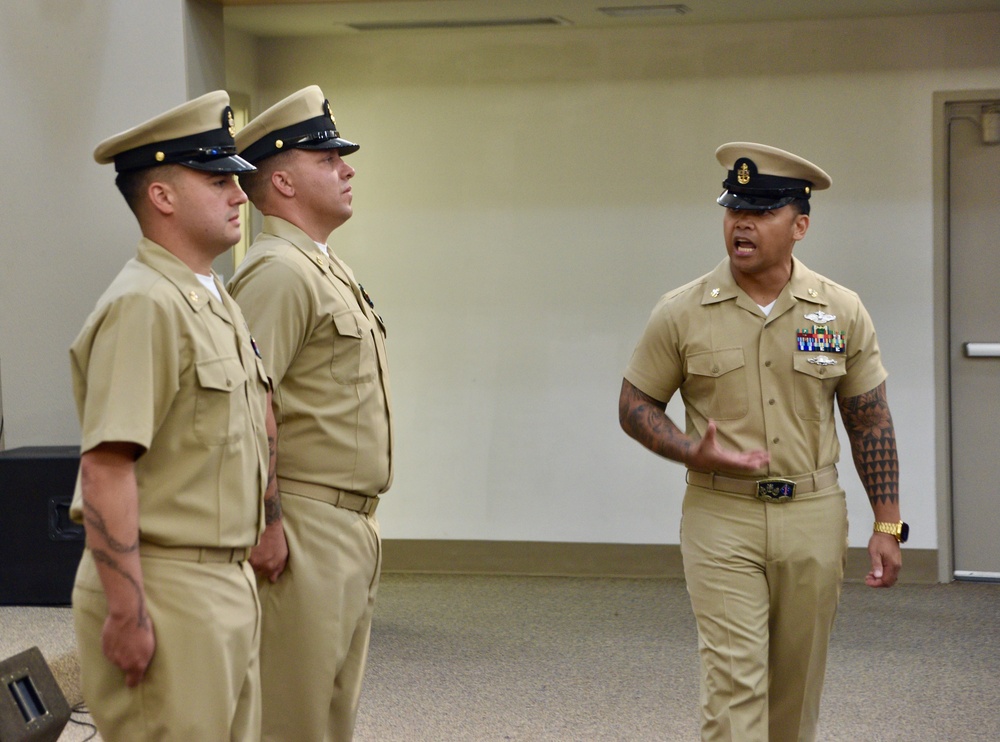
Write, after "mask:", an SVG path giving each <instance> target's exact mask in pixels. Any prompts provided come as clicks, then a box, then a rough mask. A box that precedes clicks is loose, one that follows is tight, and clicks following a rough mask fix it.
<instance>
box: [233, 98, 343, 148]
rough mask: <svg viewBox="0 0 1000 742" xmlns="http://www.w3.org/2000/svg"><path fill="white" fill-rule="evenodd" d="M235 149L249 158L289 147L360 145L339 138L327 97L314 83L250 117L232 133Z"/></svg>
mask: <svg viewBox="0 0 1000 742" xmlns="http://www.w3.org/2000/svg"><path fill="white" fill-rule="evenodd" d="M236 149H237V151H238V152H239V153H240V155H241V156H242V157H244V158H246V159H247V160H249V161H250V162H253V163H258V162H260V161H261V160H263V159H266V158H268V157H271V156H273V155H276V154H278V153H280V152H286V151H288V150H290V149H336V150H339V152H340V154H341V155H342V156H343V155H349V154H351V153H352V152H357V151H358V150H359V149H360V145H357V144H355V143H354V142H349V141H347V140H346V139H341V137H340V134H339V133H338V132H337V122H336V120H335V119H334V118H333V113H332V112H331V111H330V101H328V100H327V99H326V98H325V97H324V96H323V91H322V90H320V88H319V86H318V85H310V86H309V87H306V88H302V90H299V91H298V92H295V93H292V94H291V95H290V96H288V97H287V98H285V99H284V100H282V101H279V102H278V103H275V104H274V105H273V106H271V107H270V108H268V109H267V110H266V111H264V112H263V113H262V114H260V115H259V116H257V117H256V118H255V119H253V120H252V121H251V122H250V123H249V124H247V125H246V126H244V127H243V128H242V129H240V130H239V132H237V134H236Z"/></svg>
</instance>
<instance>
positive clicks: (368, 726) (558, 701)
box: [0, 575, 1000, 742]
mask: <svg viewBox="0 0 1000 742" xmlns="http://www.w3.org/2000/svg"><path fill="white" fill-rule="evenodd" d="M33 645H37V646H38V647H39V648H40V649H41V650H42V652H43V654H44V655H45V657H46V659H47V660H49V662H50V664H53V665H54V667H53V669H54V670H55V669H56V667H55V665H57V664H59V663H65V662H66V659H65V658H66V657H67V656H70V657H71V656H72V652H73V648H74V641H73V636H72V628H71V619H70V615H69V610H68V609H65V608H28V607H21V608H14V607H0V657H8V656H10V655H11V654H15V653H17V652H19V651H21V650H23V649H26V648H28V647H30V646H33ZM998 647H1000V585H990V584H977V583H952V584H950V585H899V586H897V587H895V588H893V589H892V590H888V591H875V590H870V589H868V588H866V587H864V585H861V584H859V583H848V584H847V585H845V587H844V596H843V600H842V602H841V609H840V613H839V615H838V618H837V624H836V629H835V632H834V637H833V641H832V643H831V651H830V661H829V664H828V669H827V682H826V691H825V694H824V703H823V709H822V714H821V723H820V734H819V739H820V740H826V741H829V742H859V741H860V740H864V741H865V742H895V741H897V740H898V741H900V742H902V741H903V740H906V741H907V742H979V741H983V742H987V741H996V740H1000V651H998V649H997V648H998ZM69 664H70V670H71V669H72V668H71V662H70V663H69ZM63 671H65V669H63ZM60 679H62V678H60ZM64 682H65V681H64ZM64 692H66V695H67V697H68V698H69V697H70V696H71V695H72V694H73V693H74V692H76V693H78V691H74V689H73V688H72V687H71V688H69V689H68V690H67V689H65V688H64ZM71 700H72V699H71ZM697 703H698V659H697V652H696V634H695V627H694V619H693V617H692V615H691V608H690V604H689V603H688V598H687V594H686V592H685V590H684V584H683V582H681V581H677V580H651V579H650V580H627V579H591V578H585V579H580V578H549V577H527V578H520V577H495V576H491V577H483V576H421V575H385V576H384V577H383V581H382V587H381V590H380V595H379V604H378V607H377V608H376V611H375V624H374V628H373V633H372V646H371V654H370V658H369V665H368V673H367V678H366V684H365V691H364V695H363V698H362V705H361V711H360V714H359V719H358V725H357V734H356V737H355V738H356V740H358V742H376V741H377V742H397V741H398V742H404V741H405V742H414V741H417V742H422V741H425V740H426V741H428V742H462V741H464V740H469V741H475V742H480V741H484V742H485V741H489V740H523V741H531V742H535V741H537V742H545V741H548V740H552V741H562V740H573V741H579V740H587V741H589V740H601V741H603V740H617V741H622V742H642V741H645V740H651V741H652V740H657V741H660V740H663V741H667V742H670V741H673V740H697V738H698V710H697ZM81 718H85V717H81ZM88 734H90V732H89V730H87V729H85V728H82V727H75V726H74V725H72V724H71V725H69V726H68V727H67V728H66V730H65V731H64V732H63V735H62V736H61V737H60V741H61V742H76V741H77V740H84V739H86V738H87V735H88ZM98 739H99V738H98ZM290 742H298V741H290Z"/></svg>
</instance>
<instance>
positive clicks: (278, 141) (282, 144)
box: [274, 139, 285, 149]
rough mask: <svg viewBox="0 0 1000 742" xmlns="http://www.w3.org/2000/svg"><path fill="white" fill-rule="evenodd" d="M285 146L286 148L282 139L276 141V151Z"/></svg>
mask: <svg viewBox="0 0 1000 742" xmlns="http://www.w3.org/2000/svg"><path fill="white" fill-rule="evenodd" d="M284 146H285V143H284V142H283V141H281V140H280V139H275V140H274V148H275V149H281V148H282V147H284Z"/></svg>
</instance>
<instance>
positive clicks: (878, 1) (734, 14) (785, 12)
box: [215, 0, 1000, 41]
mask: <svg viewBox="0 0 1000 742" xmlns="http://www.w3.org/2000/svg"><path fill="white" fill-rule="evenodd" d="M215 2H218V3H220V4H222V5H224V6H225V8H224V18H225V25H226V26H227V27H231V28H236V29H241V30H243V31H246V32H247V33H250V34H253V35H256V36H326V35H331V34H340V33H361V32H362V31H361V30H360V29H359V26H361V25H363V24H385V23H404V24H410V23H418V24H423V23H428V22H431V23H443V24H453V23H456V22H461V23H468V22H472V23H473V24H478V23H484V24H494V23H496V22H498V21H507V22H509V21H524V20H527V19H550V20H549V22H550V23H552V26H551V27H552V30H553V31H554V32H555V31H558V30H559V29H561V28H597V27H601V28H618V27H624V26H630V25H636V24H641V25H674V26H678V25H689V24H710V23H740V22H753V21H776V20H818V19H832V18H861V17H872V16H901V15H922V14H936V13H962V12H975V11H1000V0H682V1H681V2H680V3H677V4H682V5H684V6H686V8H687V9H688V11H687V12H685V13H683V14H673V13H663V12H661V13H659V14H654V15H647V16H636V17H626V18H614V17H611V16H609V15H606V14H604V13H602V12H600V11H599V10H598V8H607V7H622V6H637V5H643V6H649V5H651V6H658V5H671V4H674V3H672V2H663V1H662V0H360V1H359V2H343V0H336V1H334V2H299V3H293V2H289V1H288V0H271V1H270V2H268V1H267V0H215ZM552 19H554V20H552ZM487 27H488V28H493V30H494V31H495V30H496V28H495V27H493V26H491V25H487ZM390 32H391V33H418V32H420V31H419V30H416V31H414V30H409V31H399V30H392V31H390ZM998 41H1000V40H998Z"/></svg>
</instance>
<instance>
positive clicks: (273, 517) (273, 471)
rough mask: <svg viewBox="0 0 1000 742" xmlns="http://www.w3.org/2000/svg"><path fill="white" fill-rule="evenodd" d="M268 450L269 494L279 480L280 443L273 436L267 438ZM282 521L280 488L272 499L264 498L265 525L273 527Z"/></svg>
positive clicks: (276, 489) (275, 491) (275, 489)
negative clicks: (276, 480) (273, 524)
mask: <svg viewBox="0 0 1000 742" xmlns="http://www.w3.org/2000/svg"><path fill="white" fill-rule="evenodd" d="M267 450H268V457H269V460H270V463H269V464H268V471H267V490H266V491H267V492H271V488H272V486H273V485H274V480H275V479H276V478H277V465H276V463H275V462H276V459H277V455H278V442H277V440H275V438H274V436H273V435H269V436H268V437H267ZM279 520H281V496H280V495H279V494H278V488H277V487H275V488H274V493H273V494H272V495H271V496H270V497H265V498H264V524H265V525H271V524H272V523H274V522H275V521H279Z"/></svg>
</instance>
